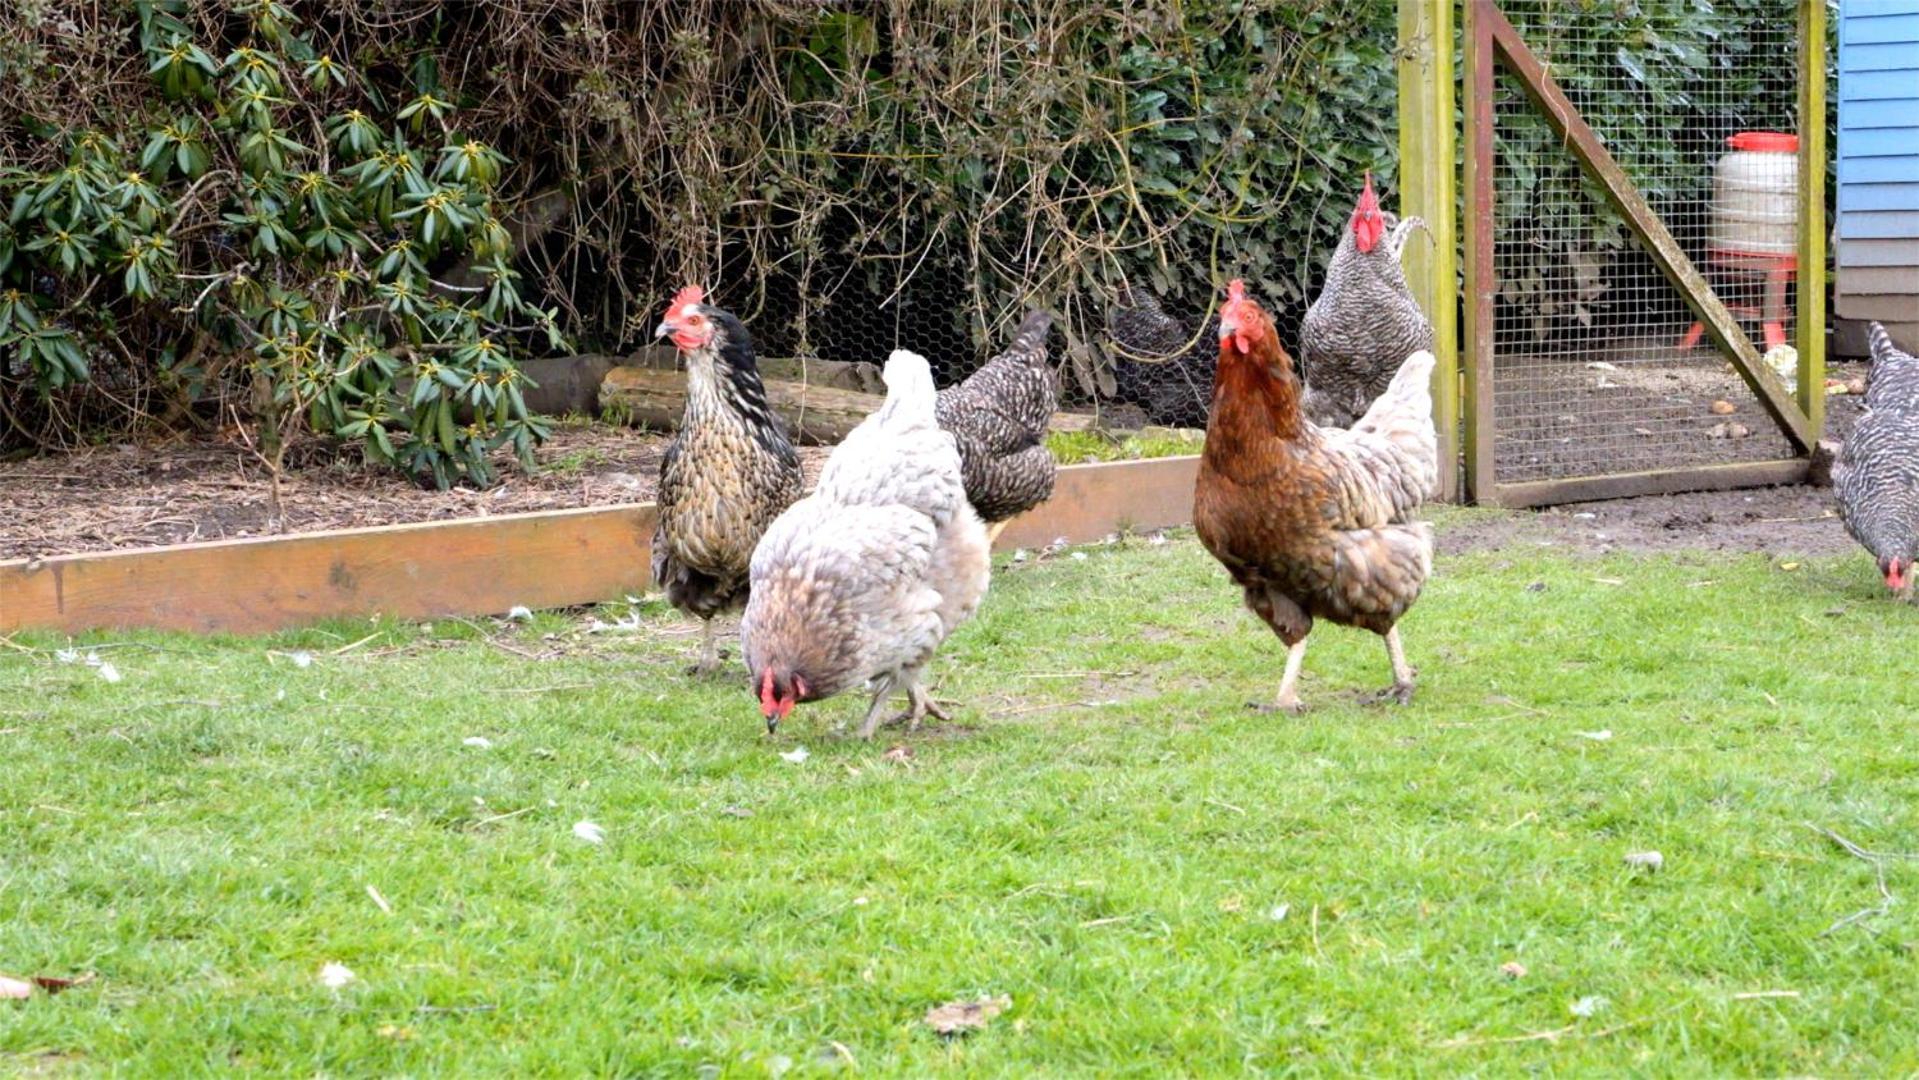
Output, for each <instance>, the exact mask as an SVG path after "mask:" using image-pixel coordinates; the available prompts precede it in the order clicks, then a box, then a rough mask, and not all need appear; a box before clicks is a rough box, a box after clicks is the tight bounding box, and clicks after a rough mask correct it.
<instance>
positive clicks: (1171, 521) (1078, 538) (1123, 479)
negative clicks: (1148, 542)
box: [993, 454, 1199, 551]
mask: <svg viewBox="0 0 1919 1080" xmlns="http://www.w3.org/2000/svg"><path fill="white" fill-rule="evenodd" d="M1198 479H1199V456H1198V455H1197V454H1189V455H1184V456H1181V457H1169V458H1153V459H1150V460H1147V461H1115V462H1101V463H1098V464H1092V465H1069V466H1066V467H1065V468H1063V469H1061V470H1060V471H1059V480H1058V481H1057V482H1056V483H1055V484H1054V485H1053V497H1052V498H1051V499H1048V500H1047V501H1046V502H1045V503H1043V504H1041V505H1040V506H1037V507H1034V508H1033V509H1032V510H1029V511H1027V512H1026V513H1024V514H1021V515H1020V516H1019V517H1016V518H1014V519H1013V520H1011V521H1009V522H1007V523H1006V528H1005V530H1004V531H1003V532H1001V533H1000V535H999V538H998V539H997V540H996V541H994V544H993V547H994V549H995V550H997V551H1009V550H1011V549H1013V548H1020V547H1043V546H1045V545H1047V544H1050V543H1052V542H1053V541H1055V540H1059V539H1062V538H1063V539H1064V540H1065V541H1066V542H1067V543H1069V544H1084V543H1090V542H1091V541H1094V540H1099V539H1102V538H1104V537H1105V536H1106V535H1107V534H1109V533H1115V532H1122V531H1125V530H1127V529H1160V528H1166V527H1168V526H1173V525H1185V524H1188V523H1190V522H1191V521H1192V520H1193V485H1194V484H1195V482H1197V481H1198Z"/></svg>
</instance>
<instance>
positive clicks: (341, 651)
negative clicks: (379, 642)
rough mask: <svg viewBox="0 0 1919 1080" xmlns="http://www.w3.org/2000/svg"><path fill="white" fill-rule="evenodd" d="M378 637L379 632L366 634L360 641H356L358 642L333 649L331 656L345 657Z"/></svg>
mask: <svg viewBox="0 0 1919 1080" xmlns="http://www.w3.org/2000/svg"><path fill="white" fill-rule="evenodd" d="M379 636H380V631H378V630H375V631H374V632H372V633H371V634H368V635H367V636H365V637H363V638H361V639H360V640H358V641H355V642H351V643H349V644H346V645H342V646H340V647H339V648H337V649H335V650H333V655H335V656H344V655H346V654H347V653H350V652H352V651H353V650H355V649H357V648H359V647H360V646H362V645H365V644H366V643H367V642H369V641H372V640H373V639H374V638H376V637H379Z"/></svg>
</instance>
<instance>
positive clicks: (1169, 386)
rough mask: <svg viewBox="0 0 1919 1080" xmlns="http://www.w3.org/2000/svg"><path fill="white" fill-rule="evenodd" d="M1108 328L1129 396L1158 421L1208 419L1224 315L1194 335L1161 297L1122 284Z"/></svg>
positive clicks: (1118, 379) (1123, 392)
mask: <svg viewBox="0 0 1919 1080" xmlns="http://www.w3.org/2000/svg"><path fill="white" fill-rule="evenodd" d="M1106 333H1107V336H1108V337H1110V338H1111V339H1112V343H1113V347H1112V350H1111V351H1112V355H1113V380H1114V382H1115V383H1117V384H1118V386H1119V393H1120V396H1121V397H1122V398H1123V399H1124V400H1127V401H1132V402H1134V403H1136V404H1138V405H1139V406H1140V407H1142V408H1144V409H1145V410H1146V414H1147V416H1149V417H1150V418H1151V419H1152V421H1153V422H1154V423H1156V424H1171V425H1173V426H1175V427H1199V426H1201V425H1203V424H1205V423H1206V401H1207V399H1208V398H1210V397H1211V396H1212V388H1213V364H1214V360H1215V358H1216V354H1217V353H1218V352H1219V341H1218V338H1219V319H1218V316H1216V315H1215V316H1213V317H1212V318H1211V319H1210V320H1209V321H1208V322H1207V325H1206V327H1205V328H1204V329H1203V330H1202V331H1201V333H1200V334H1199V336H1197V337H1194V336H1193V335H1192V334H1190V333H1188V332H1187V329H1186V327H1185V326H1184V325H1182V324H1181V323H1180V321H1179V320H1178V319H1175V318H1173V317H1172V316H1171V315H1168V314H1167V313H1166V309H1165V308H1164V307H1162V306H1161V305H1160V302H1159V298H1158V297H1156V296H1154V295H1153V294H1152V293H1150V292H1145V291H1143V290H1135V289H1133V288H1132V287H1131V286H1130V285H1122V286H1121V287H1120V289H1119V292H1118V294H1117V295H1116V296H1115V297H1114V302H1113V305H1112V306H1111V307H1109V308H1107V309H1106Z"/></svg>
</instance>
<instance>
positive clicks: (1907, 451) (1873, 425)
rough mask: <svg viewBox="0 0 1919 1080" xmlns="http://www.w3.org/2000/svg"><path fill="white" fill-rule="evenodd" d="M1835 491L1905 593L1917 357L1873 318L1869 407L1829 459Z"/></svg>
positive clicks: (1858, 534)
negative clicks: (1899, 345) (1899, 343)
mask: <svg viewBox="0 0 1919 1080" xmlns="http://www.w3.org/2000/svg"><path fill="white" fill-rule="evenodd" d="M1832 493H1833V496H1834V497H1835V498H1836V499H1837V500H1838V502H1839V517H1840V518H1841V520H1843V521H1844V522H1845V523H1846V531H1847V532H1849V533H1851V534H1852V538H1853V539H1854V540H1857V541H1859V543H1860V544H1862V545H1864V547H1865V549H1866V550H1867V551H1870V552H1872V555H1873V557H1874V558H1875V559H1877V560H1878V562H1879V573H1880V574H1881V575H1883V576H1884V577H1885V579H1886V585H1887V587H1888V588H1891V589H1892V590H1894V591H1895V592H1897V593H1899V594H1900V595H1901V596H1907V595H1909V594H1910V593H1911V591H1912V578H1911V572H1912V562H1913V559H1914V558H1916V557H1919V358H1915V357H1913V355H1912V354H1911V353H1907V352H1903V351H1901V350H1900V349H1899V348H1898V347H1897V346H1896V345H1894V344H1893V343H1892V337H1891V335H1889V334H1887V333H1886V328H1885V327H1883V326H1881V325H1879V324H1878V323H1873V324H1872V371H1871V373H1870V376H1869V381H1868V386H1867V388H1866V411H1865V413H1864V414H1862V415H1861V416H1860V417H1859V422H1858V423H1857V424H1855V425H1854V426H1853V429H1852V434H1851V435H1849V436H1847V438H1846V441H1845V445H1843V446H1842V447H1840V450H1839V456H1838V458H1837V459H1836V460H1835V461H1834V462H1833V467H1832Z"/></svg>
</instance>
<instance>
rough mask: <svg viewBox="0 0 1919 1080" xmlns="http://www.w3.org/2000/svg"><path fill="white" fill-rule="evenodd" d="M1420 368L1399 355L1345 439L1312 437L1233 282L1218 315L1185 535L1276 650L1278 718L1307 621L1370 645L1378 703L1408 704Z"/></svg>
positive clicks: (1425, 401)
mask: <svg viewBox="0 0 1919 1080" xmlns="http://www.w3.org/2000/svg"><path fill="white" fill-rule="evenodd" d="M1433 363H1434V360H1433V354H1432V353H1430V352H1424V351H1421V352H1416V353H1413V354H1412V355H1411V356H1408V357H1406V358H1405V359H1404V362H1403V363H1401V364H1400V366H1399V373H1398V374H1397V375H1395V376H1394V377H1393V380H1392V382H1391V383H1390V384H1389V385H1388V386H1387V388H1386V392H1385V393H1384V394H1382V395H1380V397H1379V400H1378V401H1375V402H1374V403H1373V405H1372V407H1371V408H1370V409H1368V410H1367V411H1366V415H1365V416H1364V417H1362V418H1361V419H1360V421H1359V423H1358V424H1357V425H1355V426H1354V427H1353V428H1352V429H1351V430H1350V431H1346V430H1340V429H1338V428H1322V427H1319V426H1318V425H1316V424H1314V423H1313V422H1312V421H1311V420H1310V419H1308V418H1307V417H1306V416H1305V415H1304V414H1303V413H1302V412H1301V409H1300V399H1301V395H1302V390H1301V385H1300V381H1299V377H1298V375H1297V374H1295V372H1294V371H1293V360H1292V357H1291V356H1289V355H1287V353H1286V350H1285V349H1284V348H1281V347H1280V344H1279V338H1278V335H1277V334H1276V333H1275V332H1274V330H1273V323H1272V320H1271V319H1270V318H1269V317H1268V316H1267V315H1266V313H1265V312H1264V311H1262V310H1260V308H1259V305H1258V304H1256V303H1254V302H1253V301H1251V300H1249V299H1247V298H1246V294H1245V289H1244V287H1243V286H1242V285H1241V284H1240V283H1239V282H1237V281H1235V282H1233V283H1232V286H1231V288H1230V290H1229V294H1228V299H1227V302H1226V304H1225V305H1224V306H1222V307H1221V309H1220V324H1219V373H1218V375H1217V377H1216V378H1215V379H1214V383H1213V405H1212V415H1211V419H1210V420H1209V421H1208V423H1207V426H1206V449H1205V451H1204V452H1203V453H1202V455H1201V457H1200V465H1199V480H1198V483H1197V486H1196V489H1195V493H1194V499H1193V525H1194V527H1195V529H1196V531H1197V532H1198V533H1199V539H1200V542H1201V543H1203V544H1205V545H1206V550H1208V551H1210V552H1212V553H1213V557H1214V558H1216V559H1218V560H1219V561H1220V563H1221V564H1223V565H1224V566H1225V567H1226V570H1227V572H1228V573H1230V574H1231V575H1232V576H1233V580H1234V582H1236V583H1237V584H1238V585H1239V586H1240V588H1242V589H1243V590H1245V598H1246V606H1247V607H1249V608H1251V609H1252V611H1253V612H1254V614H1256V615H1258V616H1259V617H1260V618H1261V619H1263V620H1264V621H1265V622H1266V624H1267V625H1268V626H1269V627H1271V628H1272V631H1273V633H1275V634H1277V635H1278V636H1279V639H1280V640H1281V641H1283V642H1285V644H1286V672H1285V675H1284V676H1282V677H1281V679H1280V684H1279V696H1278V700H1277V702H1276V705H1277V707H1278V708H1280V709H1284V710H1287V711H1295V710H1297V709H1299V708H1300V703H1299V694H1298V682H1299V671H1300V665H1301V663H1302V662H1303V661H1304V659H1305V655H1306V635H1307V634H1308V633H1309V632H1311V630H1312V628H1313V620H1314V619H1326V620H1329V621H1331V622H1335V623H1340V624H1343V625H1346V626H1356V627H1360V628H1362V629H1365V630H1371V631H1372V632H1373V633H1376V634H1379V635H1381V636H1383V637H1384V638H1385V639H1386V651H1387V655H1388V657H1389V658H1390V659H1391V661H1392V668H1393V685H1392V686H1390V687H1388V688H1387V689H1385V690H1384V691H1381V693H1380V697H1381V698H1382V699H1390V700H1393V701H1398V702H1400V703H1402V704H1403V703H1405V702H1408V701H1411V700H1412V694H1413V670H1412V668H1411V667H1409V666H1407V663H1406V655H1405V651H1404V650H1403V649H1402V648H1401V647H1400V641H1399V629H1398V623H1399V620H1400V617H1401V616H1403V615H1405V614H1406V611H1407V609H1408V608H1410V607H1412V605H1413V601H1415V600H1417V599H1418V598H1419V593H1420V590H1421V588H1423V587H1424V586H1425V584H1426V578H1427V576H1428V575H1429V574H1430V573H1431V572H1432V564H1433V538H1432V530H1431V528H1430V527H1429V526H1427V525H1426V524H1425V523H1424V522H1418V521H1414V520H1413V518H1412V514H1413V511H1414V510H1416V509H1417V508H1418V507H1419V505H1420V503H1421V502H1422V501H1424V500H1425V499H1427V498H1429V497H1430V496H1431V495H1432V494H1433V492H1434V490H1435V489H1436V487H1437V485H1438V482H1439V452H1438V445H1437V440H1436V438H1435V435H1434V431H1433V414H1432V405H1433V403H1432V396H1431V393H1430V391H1429V388H1428V381H1429V380H1430V379H1431V377H1432V372H1433Z"/></svg>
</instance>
